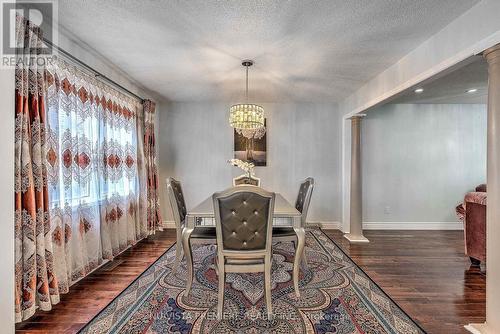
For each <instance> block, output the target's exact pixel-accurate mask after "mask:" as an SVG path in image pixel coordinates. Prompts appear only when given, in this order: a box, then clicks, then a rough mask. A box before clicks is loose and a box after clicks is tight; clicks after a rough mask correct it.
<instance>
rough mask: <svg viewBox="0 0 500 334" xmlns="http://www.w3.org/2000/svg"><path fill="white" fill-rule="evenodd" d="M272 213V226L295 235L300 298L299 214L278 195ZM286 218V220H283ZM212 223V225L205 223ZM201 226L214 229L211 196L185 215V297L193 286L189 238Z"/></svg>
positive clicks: (301, 243)
mask: <svg viewBox="0 0 500 334" xmlns="http://www.w3.org/2000/svg"><path fill="white" fill-rule="evenodd" d="M275 194H276V195H275V200H274V211H273V226H280V227H283V226H290V227H293V229H294V231H295V233H296V234H297V245H296V247H295V258H294V263H293V275H292V276H293V285H294V289H295V294H296V296H297V297H300V291H299V267H300V263H301V262H300V261H301V260H302V259H301V256H302V252H303V249H304V246H305V237H306V233H305V226H303V223H302V219H301V213H300V211H298V210H297V209H296V208H295V206H294V205H292V204H291V203H290V202H288V201H287V200H286V199H285V198H284V197H283V196H282V195H281V194H280V193H275ZM280 218H281V219H280ZM283 218H288V219H283ZM207 222H212V223H207ZM198 225H203V227H205V228H206V227H213V228H215V210H214V202H213V199H212V196H209V197H208V198H206V199H205V200H204V201H203V202H201V203H200V204H198V205H197V206H196V207H194V208H193V209H191V210H189V211H188V212H187V214H186V220H185V227H184V229H183V232H182V247H183V250H184V255H185V257H186V267H187V283H186V292H185V293H186V295H188V294H189V293H190V291H191V287H192V284H193V271H194V269H193V254H192V249H191V243H190V242H189V237H190V235H191V233H192V232H193V230H194V229H195V227H196V226H198Z"/></svg>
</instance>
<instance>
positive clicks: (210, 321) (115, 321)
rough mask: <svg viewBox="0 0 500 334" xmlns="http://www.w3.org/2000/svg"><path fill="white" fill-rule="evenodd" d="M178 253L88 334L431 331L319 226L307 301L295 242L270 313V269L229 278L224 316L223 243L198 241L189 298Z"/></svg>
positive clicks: (286, 245) (275, 272)
mask: <svg viewBox="0 0 500 334" xmlns="http://www.w3.org/2000/svg"><path fill="white" fill-rule="evenodd" d="M174 253H175V249H174V248H173V247H172V248H171V249H169V250H168V251H167V252H165V254H163V255H162V256H161V257H160V258H159V259H158V260H157V261H156V262H155V263H154V264H153V265H151V266H150V267H149V268H148V269H147V270H146V271H145V272H144V273H143V274H141V275H140V276H139V277H138V278H137V279H136V280H135V281H134V282H133V283H132V284H131V285H130V286H129V287H127V289H125V290H124V291H123V292H122V293H121V294H120V295H119V296H118V297H117V298H115V299H114V300H113V301H112V302H111V303H110V304H109V305H108V306H107V307H106V308H104V309H103V310H102V311H101V312H100V313H99V314H98V315H97V316H96V317H95V318H94V319H93V320H92V321H91V322H89V323H88V324H87V325H86V326H85V327H84V328H83V329H82V330H81V333H99V334H102V333H235V334H239V333H242V334H258V333H286V334H291V333H325V334H326V333H339V334H343V333H376V334H379V333H405V334H406V333H408V334H410V333H411V334H414V333H425V331H424V330H423V329H421V328H420V327H419V326H418V325H417V324H416V323H415V322H414V321H412V319H410V318H409V317H408V315H406V314H405V313H404V312H403V311H402V310H401V309H400V308H399V307H398V306H397V305H396V304H395V303H394V302H393V301H392V300H391V299H390V298H389V297H388V296H387V295H386V294H385V293H384V292H383V291H382V290H381V289H380V288H379V287H378V286H377V285H376V284H375V283H374V282H373V281H372V280H371V279H370V278H369V277H368V276H367V275H366V274H365V273H364V272H363V271H362V270H361V269H360V268H359V267H358V266H357V265H356V264H355V263H354V262H353V261H352V260H351V259H350V258H349V257H348V256H347V255H346V254H345V253H344V252H343V251H342V250H341V249H340V248H339V247H338V246H337V245H336V244H335V243H334V242H333V241H332V240H331V239H329V237H328V236H326V235H325V234H324V233H323V232H322V231H321V230H319V229H312V230H309V231H308V232H307V239H306V254H307V260H308V264H307V266H305V265H304V266H303V267H302V270H301V273H300V291H301V296H300V297H299V298H297V297H296V296H295V292H294V289H293V281H292V269H293V255H294V249H293V244H292V243H290V242H280V243H276V244H274V245H273V254H274V255H273V266H272V288H273V289H272V304H273V313H274V315H273V317H270V318H269V317H267V315H266V311H265V302H264V292H263V290H264V286H263V285H264V279H263V275H262V274H228V275H227V277H226V278H227V282H226V288H225V310H224V311H225V314H224V317H223V319H222V320H220V321H219V320H217V317H216V308H217V290H218V288H217V286H218V285H217V275H216V272H215V267H214V259H215V254H216V249H215V246H214V245H199V246H194V248H193V257H194V260H195V282H194V283H193V289H192V290H191V294H190V295H189V296H185V295H184V293H183V292H184V287H185V283H186V268H185V265H184V266H182V265H181V267H180V268H179V270H178V271H177V273H176V274H172V266H173V263H174ZM184 263H185V262H184Z"/></svg>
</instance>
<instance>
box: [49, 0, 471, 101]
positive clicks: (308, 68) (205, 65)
mask: <svg viewBox="0 0 500 334" xmlns="http://www.w3.org/2000/svg"><path fill="white" fill-rule="evenodd" d="M477 2H478V0H439V1H437V0H419V1H415V0H399V1H396V0H350V1H345V0H326V1H302V0H290V1H282V0H281V1H280V0H246V1H243V0H241V1H236V0H235V1H216V0H203V1H199V0H190V1H180V0H168V1H123V0H122V1H119V0H107V1H98V0H86V1H84V0H79V1H77V0H66V1H60V2H59V20H60V24H61V25H62V26H63V27H64V28H66V29H67V30H68V31H70V32H71V33H72V34H73V35H74V36H75V37H76V38H78V39H79V40H81V41H83V42H84V43H86V44H88V46H90V47H91V48H93V49H95V50H96V51H97V52H98V53H100V54H102V55H103V56H104V57H106V58H107V59H108V60H110V61H111V62H113V63H115V64H116V65H117V66H118V67H120V68H121V69H122V70H123V71H125V72H126V73H128V74H129V75H130V77H132V78H133V79H134V80H136V81H137V82H139V83H140V84H141V85H142V86H144V87H145V88H147V89H149V90H151V91H153V92H155V93H157V94H159V95H161V96H163V97H165V98H166V99H168V100H171V101H201V100H228V101H238V100H240V99H241V98H242V97H243V96H244V94H243V89H244V70H243V68H242V67H241V65H240V62H241V60H242V59H245V58H250V59H253V60H255V63H256V64H255V66H254V67H253V68H252V69H251V70H250V98H251V99H252V100H255V101H259V102H273V101H284V100H294V101H340V100H342V99H344V98H345V97H347V96H348V95H349V94H350V93H352V92H353V91H355V90H356V89H357V88H359V87H360V86H361V85H362V84H363V83H364V82H366V81H368V80H369V79H371V78H372V77H374V76H375V75H376V74H378V73H379V72H381V71H382V70H384V69H385V68H387V67H388V66H389V65H392V64H393V63H394V62H395V61H397V60H398V59H399V58H401V57H402V56H403V55H405V54H406V53H408V52H409V51H411V50H412V49H414V48H415V47H416V46H417V45H418V44H420V43H421V42H423V41H424V40H425V39H427V38H428V37H430V36H431V35H433V34H434V33H436V32H437V31H439V30H440V29H441V28H442V27H444V26H445V25H446V24H448V23H449V22H451V21H452V20H453V19H454V18H456V17H457V16H459V15H460V14H462V13H463V12H465V11H466V10H467V9H469V8H470V7H472V6H473V5H474V4H475V3H477Z"/></svg>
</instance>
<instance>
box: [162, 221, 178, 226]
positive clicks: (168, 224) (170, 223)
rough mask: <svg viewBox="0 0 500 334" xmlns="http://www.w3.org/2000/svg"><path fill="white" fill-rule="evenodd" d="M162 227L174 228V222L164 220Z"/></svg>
mask: <svg viewBox="0 0 500 334" xmlns="http://www.w3.org/2000/svg"><path fill="white" fill-rule="evenodd" d="M163 227H164V228H175V222H174V221H173V220H164V221H163Z"/></svg>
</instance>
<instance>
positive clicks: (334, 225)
mask: <svg viewBox="0 0 500 334" xmlns="http://www.w3.org/2000/svg"><path fill="white" fill-rule="evenodd" d="M307 225H310V226H319V227H320V228H322V229H324V230H342V223H341V222H338V221H321V222H319V221H314V222H307ZM163 227H164V228H175V223H174V221H173V220H164V221H163Z"/></svg>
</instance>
